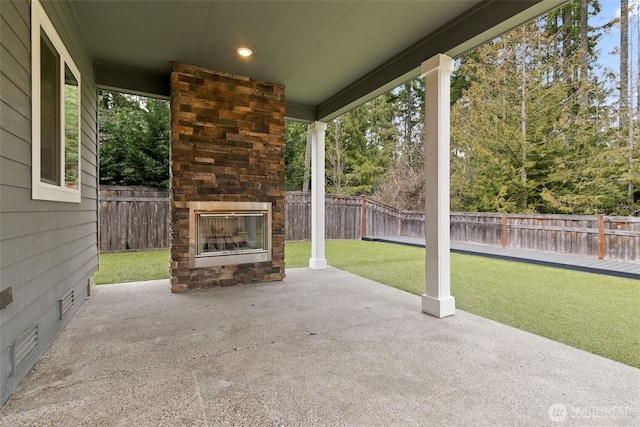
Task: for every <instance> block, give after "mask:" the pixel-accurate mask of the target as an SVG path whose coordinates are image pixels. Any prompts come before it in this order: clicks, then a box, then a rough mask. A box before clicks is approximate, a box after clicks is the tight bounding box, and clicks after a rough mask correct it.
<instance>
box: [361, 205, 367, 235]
mask: <svg viewBox="0 0 640 427" xmlns="http://www.w3.org/2000/svg"><path fill="white" fill-rule="evenodd" d="M366 210H367V199H365V198H364V196H360V238H361V239H362V238H363V237H364V236H365V235H366V233H367V224H366V217H367V212H366Z"/></svg>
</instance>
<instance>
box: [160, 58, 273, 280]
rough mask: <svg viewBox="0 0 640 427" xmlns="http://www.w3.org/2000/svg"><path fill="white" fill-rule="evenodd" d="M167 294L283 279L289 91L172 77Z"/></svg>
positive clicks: (205, 76)
mask: <svg viewBox="0 0 640 427" xmlns="http://www.w3.org/2000/svg"><path fill="white" fill-rule="evenodd" d="M171 139H172V140H171V209H172V212H171V290H172V292H182V291H186V290H189V289H198V288H205V287H211V286H227V285H234V284H238V283H249V282H257V281H272V280H282V279H283V278H284V87H282V86H280V85H277V84H272V83H266V82H261V81H256V80H252V79H249V78H245V77H241V76H236V75H231V74H227V73H221V72H217V71H211V70H207V69H203V68H200V67H195V66H191V65H185V64H179V63H174V64H173V70H172V73H171Z"/></svg>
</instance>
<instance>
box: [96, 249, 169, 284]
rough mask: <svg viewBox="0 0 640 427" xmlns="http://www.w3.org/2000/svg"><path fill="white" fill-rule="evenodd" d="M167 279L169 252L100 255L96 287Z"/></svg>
mask: <svg viewBox="0 0 640 427" xmlns="http://www.w3.org/2000/svg"><path fill="white" fill-rule="evenodd" d="M168 278H169V251H144V252H120V253H110V254H100V271H98V272H97V273H96V274H95V276H94V280H95V283H96V285H105V284H107V283H124V282H141V281H143V280H157V279H168Z"/></svg>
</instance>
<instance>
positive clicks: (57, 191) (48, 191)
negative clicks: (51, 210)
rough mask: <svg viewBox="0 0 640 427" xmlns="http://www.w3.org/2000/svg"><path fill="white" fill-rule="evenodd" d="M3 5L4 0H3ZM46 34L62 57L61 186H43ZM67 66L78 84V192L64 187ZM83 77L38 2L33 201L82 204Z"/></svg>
mask: <svg viewBox="0 0 640 427" xmlns="http://www.w3.org/2000/svg"><path fill="white" fill-rule="evenodd" d="M0 1H1V0H0ZM41 31H44V32H45V34H46V35H47V37H48V38H49V40H50V41H51V43H52V44H53V47H54V48H55V50H56V51H57V53H58V55H59V56H60V73H59V76H60V82H59V84H60V86H59V87H60V92H59V93H60V110H59V111H60V118H59V119H60V126H59V129H60V135H59V140H58V143H59V144H60V147H59V148H60V168H59V170H60V185H54V184H50V183H47V182H43V181H42V179H41V177H40V176H41V171H40V166H41V162H40V137H41V136H40V126H41V111H40V110H41V105H40V34H41V33H40V32H41ZM65 65H66V66H67V67H68V68H69V70H70V71H71V72H72V73H73V75H74V77H75V78H76V81H77V82H78V182H77V188H67V187H66V185H65V134H64V131H65V126H64V117H65V115H64V84H65V81H64V78H65ZM81 99H82V90H81V75H80V70H78V67H77V66H76V64H75V62H74V61H73V58H72V57H71V55H70V54H69V51H68V50H67V48H66V47H65V45H64V43H63V42H62V39H61V38H60V36H59V35H58V32H57V31H56V29H55V27H54V26H53V24H52V23H51V20H50V19H49V16H48V15H47V13H46V12H45V10H44V8H43V7H42V5H41V4H40V2H39V1H38V0H32V2H31V113H32V114H31V184H32V185H31V197H32V198H33V199H35V200H50V201H56V202H71V203H80V202H81V199H82V194H81V175H82V170H81V164H82V161H81V159H82V156H81V154H82V129H81V122H82V119H81V112H82V107H81Z"/></svg>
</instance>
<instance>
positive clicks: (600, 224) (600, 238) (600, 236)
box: [598, 215, 604, 259]
mask: <svg viewBox="0 0 640 427" xmlns="http://www.w3.org/2000/svg"><path fill="white" fill-rule="evenodd" d="M598 259H604V215H598Z"/></svg>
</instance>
